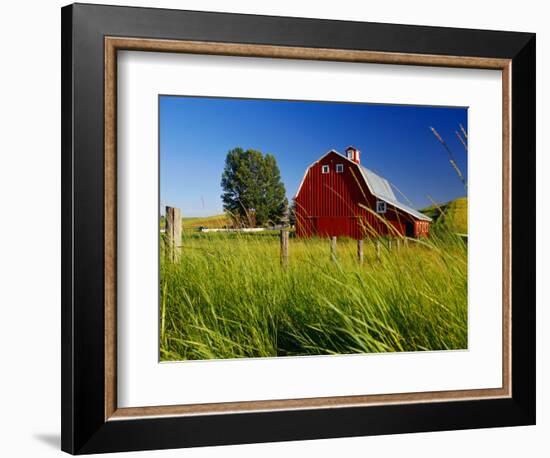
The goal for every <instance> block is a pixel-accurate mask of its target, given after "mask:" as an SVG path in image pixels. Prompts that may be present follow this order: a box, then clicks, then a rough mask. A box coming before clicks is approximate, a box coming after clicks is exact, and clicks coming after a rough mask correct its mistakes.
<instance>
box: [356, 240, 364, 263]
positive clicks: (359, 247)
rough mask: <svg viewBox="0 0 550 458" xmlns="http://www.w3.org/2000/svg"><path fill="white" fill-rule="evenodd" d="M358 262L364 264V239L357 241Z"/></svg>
mask: <svg viewBox="0 0 550 458" xmlns="http://www.w3.org/2000/svg"><path fill="white" fill-rule="evenodd" d="M357 260H358V261H359V264H363V239H359V240H357Z"/></svg>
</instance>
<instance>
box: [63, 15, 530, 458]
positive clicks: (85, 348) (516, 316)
mask: <svg viewBox="0 0 550 458" xmlns="http://www.w3.org/2000/svg"><path fill="white" fill-rule="evenodd" d="M228 25H231V26H230V27H228ZM118 50H137V51H143V52H147V51H157V52H158V51H161V52H179V53H182V52H183V53H194V54H213V55H233V56H250V57H270V58H286V59H306V60H327V61H349V62H377V63H385V64H406V65H426V66H447V67H465V68H491V69H498V70H501V71H502V81H503V119H502V122H503V139H502V146H503V177H502V179H503V221H502V224H503V249H502V253H503V267H502V268H503V289H502V298H503V333H502V342H503V361H502V363H503V364H502V366H503V386H502V387H501V388H498V389H490V390H463V391H453V392H451V391H448V392H432V393H406V394H401V395H391V394H389V395H376V396H350V397H337V398H335V397H333V398H313V399H307V400H306V399H291V400H283V401H254V402H252V401H249V402H241V403H223V404H204V405H191V406H169V407H155V406H144V407H143V408H132V409H128V408H126V409H119V408H117V403H116V236H117V234H116V204H117V202H116V56H117V51H118ZM62 180H63V182H62V282H63V283H62V448H63V450H65V451H67V452H69V453H74V454H80V453H97V452H114V451H127V450H143V449H160V448H175V447H188V446H200V445H220V444H237V443H247V442H249V443H250V442H267V441H282V440H299V439H314V438H328V437H346V436H356V435H374V434H390V433H402V432H420V431H438V430H448V429H466V428H480V427H495V426H513V425H529V424H534V422H535V35H534V34H529V33H518V32H495V31H484V30H466V29H450V28H438V27H421V26H404V25H390V24H376V23H359V22H343V21H326V20H314V19H297V18H285V17H267V16H250V15H239V14H222V13H204V12H191V11H176V10H163V9H147V8H129V7H111V6H101V5H84V4H76V5H70V6H67V7H65V8H63V9H62ZM514 204H516V206H517V207H516V208H518V209H520V211H516V212H513V207H514ZM514 222H516V224H514Z"/></svg>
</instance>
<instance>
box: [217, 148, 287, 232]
mask: <svg viewBox="0 0 550 458" xmlns="http://www.w3.org/2000/svg"><path fill="white" fill-rule="evenodd" d="M221 186H222V188H223V194H222V196H221V197H222V201H223V208H224V210H225V211H226V212H227V213H229V214H230V215H231V217H232V219H233V220H234V221H235V222H236V223H237V224H239V225H245V226H265V225H267V224H279V223H280V222H281V221H283V219H284V218H285V216H286V214H287V209H288V200H287V198H286V190H285V186H284V184H283V183H282V181H281V172H280V171H279V166H278V165H277V160H276V159H275V156H273V155H272V154H266V155H265V156H264V155H263V154H262V153H261V152H260V151H256V150H252V149H248V150H246V151H245V150H243V149H242V148H234V149H232V150H230V151H229V152H228V153H227V157H226V158H225V167H224V170H223V173H222V181H221Z"/></svg>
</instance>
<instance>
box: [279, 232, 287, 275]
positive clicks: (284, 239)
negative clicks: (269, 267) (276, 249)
mask: <svg viewBox="0 0 550 458" xmlns="http://www.w3.org/2000/svg"><path fill="white" fill-rule="evenodd" d="M281 265H282V266H283V267H284V268H285V269H286V267H287V266H288V230H286V229H281Z"/></svg>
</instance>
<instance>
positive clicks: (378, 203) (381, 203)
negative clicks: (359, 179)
mask: <svg viewBox="0 0 550 458" xmlns="http://www.w3.org/2000/svg"><path fill="white" fill-rule="evenodd" d="M381 207H382V208H383V209H381ZM387 211H388V204H387V203H386V202H385V201H383V200H377V201H376V213H381V214H383V213H386V212H387Z"/></svg>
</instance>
